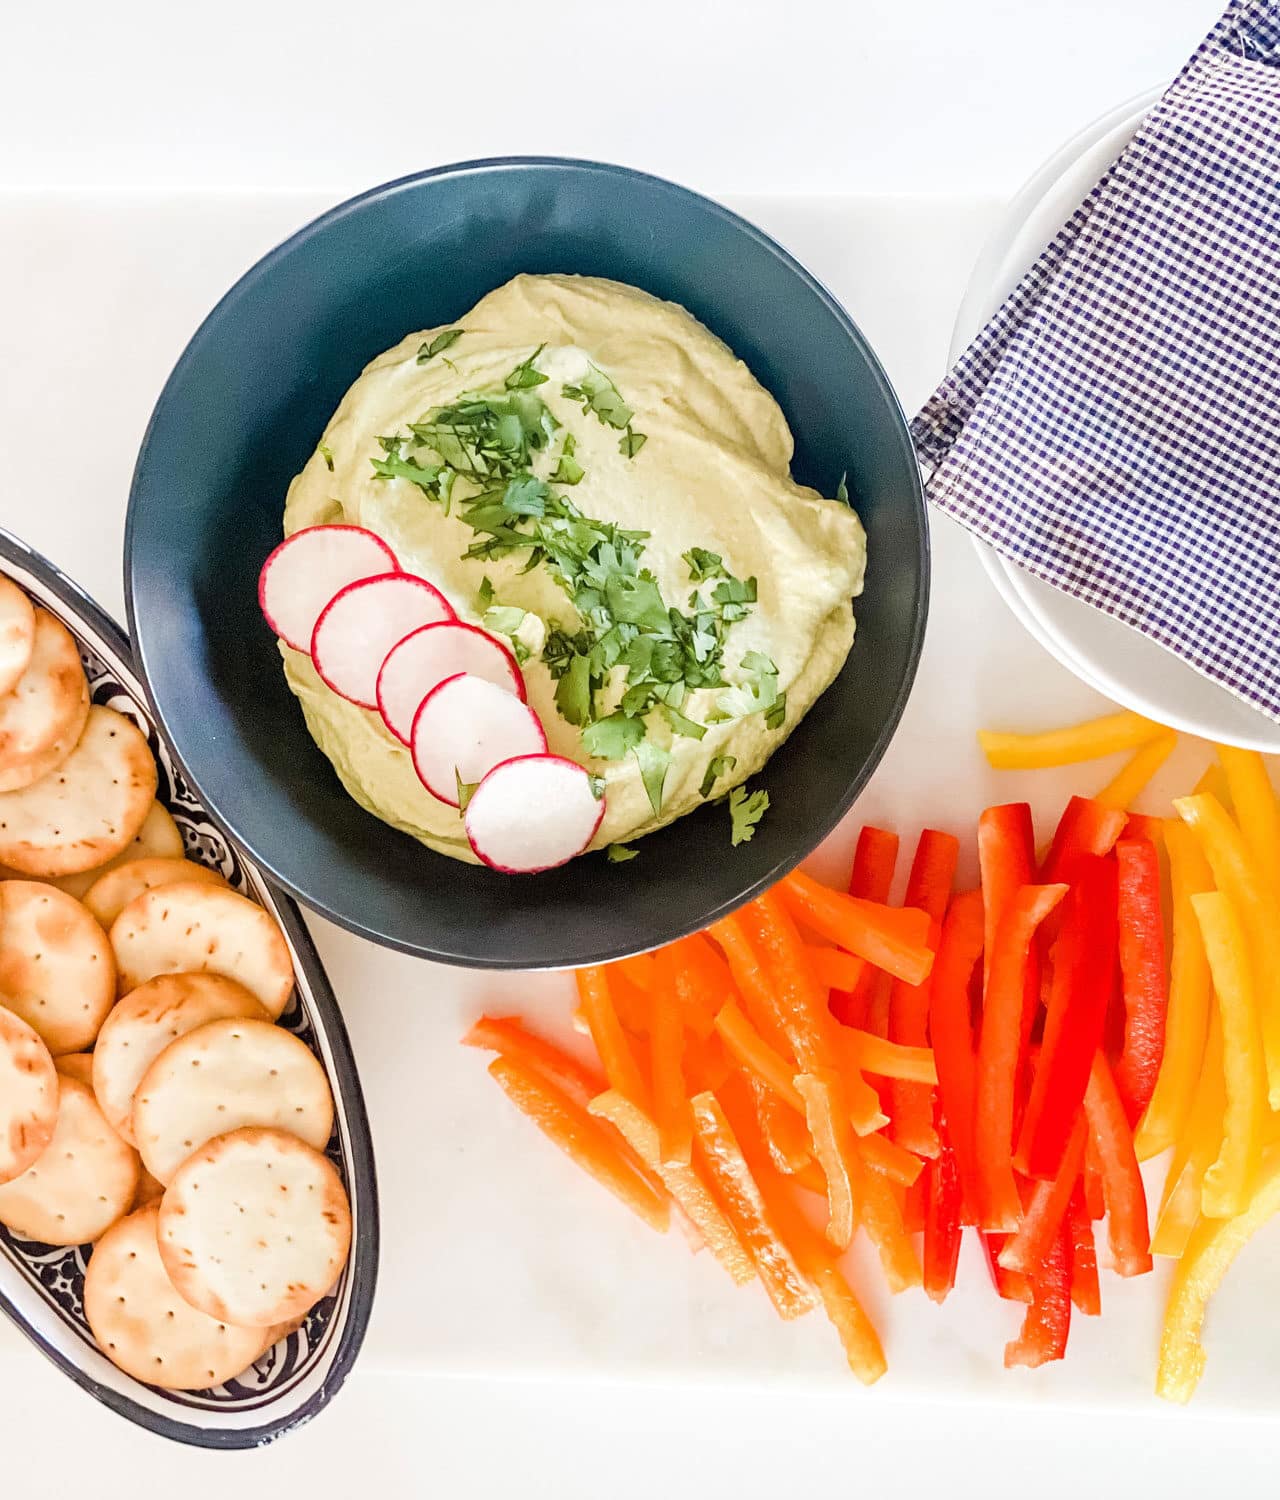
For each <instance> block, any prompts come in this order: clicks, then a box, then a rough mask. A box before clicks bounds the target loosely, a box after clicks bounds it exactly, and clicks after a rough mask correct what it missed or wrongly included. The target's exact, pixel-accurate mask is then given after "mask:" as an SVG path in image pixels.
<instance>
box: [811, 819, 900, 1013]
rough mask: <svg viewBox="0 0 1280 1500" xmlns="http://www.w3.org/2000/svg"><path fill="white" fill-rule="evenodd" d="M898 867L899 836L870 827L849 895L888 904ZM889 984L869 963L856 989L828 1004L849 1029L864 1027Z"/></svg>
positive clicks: (858, 855)
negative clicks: (876, 995) (875, 999)
mask: <svg viewBox="0 0 1280 1500" xmlns="http://www.w3.org/2000/svg"><path fill="white" fill-rule="evenodd" d="M897 864H898V835H897V834H896V833H887V832H886V831H885V830H884V829H883V828H873V827H871V825H870V824H868V825H867V826H866V827H865V828H864V829H863V830H862V832H861V833H860V834H859V835H858V845H857V848H856V849H855V850H854V851H853V873H852V874H851V875H850V876H849V894H850V895H851V896H856V897H858V898H859V900H862V901H881V902H884V901H887V900H888V899H889V890H890V887H891V886H892V885H893V872H894V870H895V868H896V867H897ZM887 983H888V981H887V980H885V979H884V976H883V975H882V974H881V972H880V970H879V969H876V968H873V967H872V966H871V965H870V964H867V965H866V966H865V967H864V968H863V970H862V975H861V977H860V978H859V980H858V983H857V984H856V985H855V987H854V988H853V989H852V990H850V991H847V992H844V991H837V992H836V993H834V994H833V995H832V996H831V999H830V1001H829V1002H828V1003H829V1005H830V1006H831V1014H832V1015H833V1016H835V1018H836V1020H837V1021H843V1022H844V1024H845V1025H846V1026H862V1025H863V1024H865V1022H866V1019H867V1007H868V1005H869V1004H870V1001H871V996H872V994H873V993H874V992H875V991H876V990H877V989H882V990H883V989H885V988H887Z"/></svg>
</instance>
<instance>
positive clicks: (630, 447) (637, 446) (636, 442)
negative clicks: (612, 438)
mask: <svg viewBox="0 0 1280 1500" xmlns="http://www.w3.org/2000/svg"><path fill="white" fill-rule="evenodd" d="M648 441H649V439H648V437H647V436H646V434H645V433H643V432H634V431H632V429H631V427H630V426H628V428H627V430H626V431H625V432H624V433H623V434H622V437H621V438H620V439H619V440H618V452H619V453H621V454H622V456H623V458H634V457H635V456H636V454H637V453H639V451H640V450H641V448H643V447H644V445H645V444H646V443H647V442H648Z"/></svg>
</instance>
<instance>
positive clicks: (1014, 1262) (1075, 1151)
mask: <svg viewBox="0 0 1280 1500" xmlns="http://www.w3.org/2000/svg"><path fill="white" fill-rule="evenodd" d="M1084 1136H1085V1122H1084V1116H1083V1115H1082V1114H1077V1116H1076V1124H1075V1129H1074V1130H1073V1131H1072V1133H1071V1139H1070V1141H1069V1142H1068V1144H1067V1149H1066V1151H1065V1152H1064V1153H1063V1156H1062V1163H1061V1165H1060V1166H1059V1168H1058V1175H1057V1176H1056V1177H1054V1178H1052V1179H1050V1180H1049V1181H1041V1182H1037V1183H1035V1184H1034V1186H1032V1188H1031V1191H1030V1194H1029V1196H1028V1198H1027V1200H1026V1209H1025V1212H1024V1214H1023V1219H1022V1223H1021V1225H1020V1226H1019V1228H1018V1232H1017V1233H1016V1234H1011V1235H1010V1236H1009V1238H1008V1239H1007V1240H1006V1241H1005V1243H1004V1245H1003V1247H1002V1248H1001V1250H1000V1254H999V1256H998V1259H999V1261H1000V1264H1001V1265H1002V1266H1003V1267H1004V1268H1005V1270H1006V1271H1025V1272H1026V1273H1027V1275H1028V1276H1031V1277H1033V1278H1034V1277H1035V1275H1036V1273H1037V1272H1038V1271H1039V1269H1040V1267H1041V1266H1042V1265H1044V1264H1045V1262H1046V1261H1047V1260H1048V1258H1049V1255H1050V1252H1051V1251H1052V1249H1053V1242H1054V1240H1055V1238H1056V1237H1057V1235H1058V1232H1059V1230H1060V1229H1061V1228H1062V1225H1063V1224H1064V1223H1065V1222H1066V1217H1067V1209H1068V1208H1069V1207H1070V1204H1071V1194H1072V1191H1073V1190H1074V1188H1075V1186H1076V1182H1077V1181H1078V1179H1079V1177H1080V1169H1081V1168H1082V1167H1083V1165H1084Z"/></svg>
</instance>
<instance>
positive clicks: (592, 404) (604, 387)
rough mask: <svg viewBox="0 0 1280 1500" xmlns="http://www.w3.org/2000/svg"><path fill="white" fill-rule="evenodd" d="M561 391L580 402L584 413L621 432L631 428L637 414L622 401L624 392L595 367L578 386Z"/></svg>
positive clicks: (563, 387)
mask: <svg viewBox="0 0 1280 1500" xmlns="http://www.w3.org/2000/svg"><path fill="white" fill-rule="evenodd" d="M560 389H561V391H562V392H563V394H564V395H565V396H567V397H568V398H569V400H570V401H577V402H579V403H580V405H581V406H582V409H583V411H589V412H591V413H593V414H594V415H595V416H597V417H599V419H600V420H601V421H602V422H603V423H604V424H605V426H606V427H616V428H618V429H619V430H621V429H622V428H624V427H629V426H630V425H631V419H632V417H634V416H635V412H634V411H632V409H631V408H630V407H629V406H628V405H627V403H626V402H625V401H624V400H623V399H622V392H621V391H620V390H619V389H618V387H617V386H616V385H614V383H613V381H612V380H610V379H609V377H608V376H607V375H606V374H605V373H604V371H603V370H601V369H598V368H597V367H596V366H595V365H592V366H590V368H589V369H588V370H587V373H586V374H585V375H584V376H583V377H582V379H581V380H580V381H578V383H577V384H576V385H565V386H561V388H560ZM637 451H638V450H637Z"/></svg>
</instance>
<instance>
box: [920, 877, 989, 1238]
mask: <svg viewBox="0 0 1280 1500" xmlns="http://www.w3.org/2000/svg"><path fill="white" fill-rule="evenodd" d="M983 928H984V921H983V908H982V893H981V891H965V892H964V893H963V894H962V895H959V896H957V897H956V898H955V899H954V900H953V901H952V903H951V907H950V910H949V911H948V912H947V917H946V921H945V922H944V923H943V924H942V940H941V942H940V944H939V946H938V955H937V958H936V959H935V960H934V966H933V974H932V975H931V976H930V984H929V1032H930V1036H931V1038H932V1041H933V1059H934V1064H935V1065H936V1067H937V1069H938V1098H939V1102H940V1104H941V1109H942V1113H943V1115H944V1116H945V1117H946V1121H947V1133H948V1136H949V1137H950V1140H951V1147H952V1150H953V1151H954V1152H955V1156H956V1168H957V1171H958V1172H959V1174H960V1191H961V1200H962V1202H961V1223H963V1224H973V1223H976V1222H977V1217H978V1176H977V1166H976V1161H975V1157H974V1148H973V1105H974V1090H975V1088H976V1080H977V1059H976V1056H975V1049H974V1038H973V1027H972V1024H971V1022H970V1019H969V981H970V979H971V978H972V976H973V972H974V969H975V967H976V966H977V963H978V959H979V958H980V957H981V956H982V943H983Z"/></svg>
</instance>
